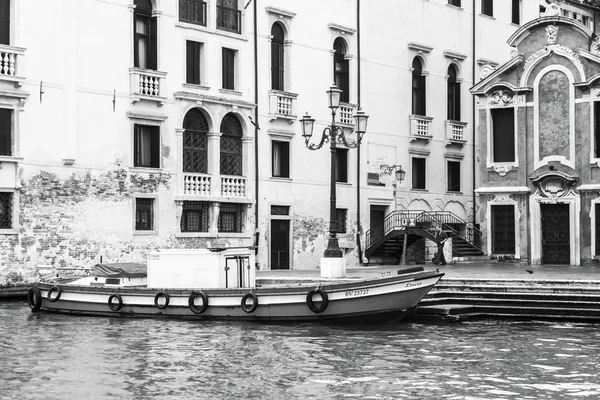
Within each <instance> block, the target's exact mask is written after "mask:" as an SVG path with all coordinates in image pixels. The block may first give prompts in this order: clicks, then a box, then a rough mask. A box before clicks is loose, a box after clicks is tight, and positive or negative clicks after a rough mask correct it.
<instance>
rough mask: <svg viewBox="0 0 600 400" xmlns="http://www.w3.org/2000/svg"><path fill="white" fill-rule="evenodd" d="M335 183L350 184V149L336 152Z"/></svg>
mask: <svg viewBox="0 0 600 400" xmlns="http://www.w3.org/2000/svg"><path fill="white" fill-rule="evenodd" d="M335 181H336V182H348V149H340V148H338V149H337V150H336V165H335Z"/></svg>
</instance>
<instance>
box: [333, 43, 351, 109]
mask: <svg viewBox="0 0 600 400" xmlns="http://www.w3.org/2000/svg"><path fill="white" fill-rule="evenodd" d="M348 69H349V63H348V60H346V59H345V55H344V54H336V55H335V57H334V63H333V81H334V83H335V86H337V87H338V89H340V90H341V91H342V93H341V94H340V101H341V102H344V103H348V102H349V101H350V89H349V88H350V75H349V73H348Z"/></svg>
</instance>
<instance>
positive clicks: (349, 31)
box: [327, 24, 356, 35]
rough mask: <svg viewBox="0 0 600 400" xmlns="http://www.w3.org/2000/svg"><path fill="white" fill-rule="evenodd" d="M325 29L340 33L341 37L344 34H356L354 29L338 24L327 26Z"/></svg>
mask: <svg viewBox="0 0 600 400" xmlns="http://www.w3.org/2000/svg"><path fill="white" fill-rule="evenodd" d="M327 27H328V28H329V29H331V30H333V31H338V32H340V33H341V34H342V35H345V34H349V35H352V34H354V33H355V32H356V29H354V28H349V27H347V26H343V25H338V24H327Z"/></svg>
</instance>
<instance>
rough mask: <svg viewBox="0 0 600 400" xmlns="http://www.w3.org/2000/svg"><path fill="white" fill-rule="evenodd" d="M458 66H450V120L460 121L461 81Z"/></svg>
mask: <svg viewBox="0 0 600 400" xmlns="http://www.w3.org/2000/svg"><path fill="white" fill-rule="evenodd" d="M457 75H458V74H457V71H456V66H454V65H450V67H448V120H450V121H460V82H458V76H457Z"/></svg>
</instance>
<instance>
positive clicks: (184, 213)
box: [179, 200, 212, 234]
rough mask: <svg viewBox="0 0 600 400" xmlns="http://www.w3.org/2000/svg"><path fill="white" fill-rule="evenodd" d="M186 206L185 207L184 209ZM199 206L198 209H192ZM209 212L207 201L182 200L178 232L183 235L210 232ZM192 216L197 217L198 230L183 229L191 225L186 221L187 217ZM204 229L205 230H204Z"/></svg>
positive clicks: (209, 207) (209, 206) (210, 208)
mask: <svg viewBox="0 0 600 400" xmlns="http://www.w3.org/2000/svg"><path fill="white" fill-rule="evenodd" d="M186 206H187V207H186ZM192 206H199V207H192ZM211 210H212V207H211V205H210V202H208V201H198V200H184V201H182V203H181V217H180V220H179V232H180V233H183V234H199V233H204V234H206V233H209V232H210V218H211ZM192 214H197V216H198V230H192V229H185V230H184V226H185V227H186V228H188V227H189V225H192V224H190V223H188V222H189V220H188V219H187V218H188V217H193V215H192ZM204 228H206V230H204Z"/></svg>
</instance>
